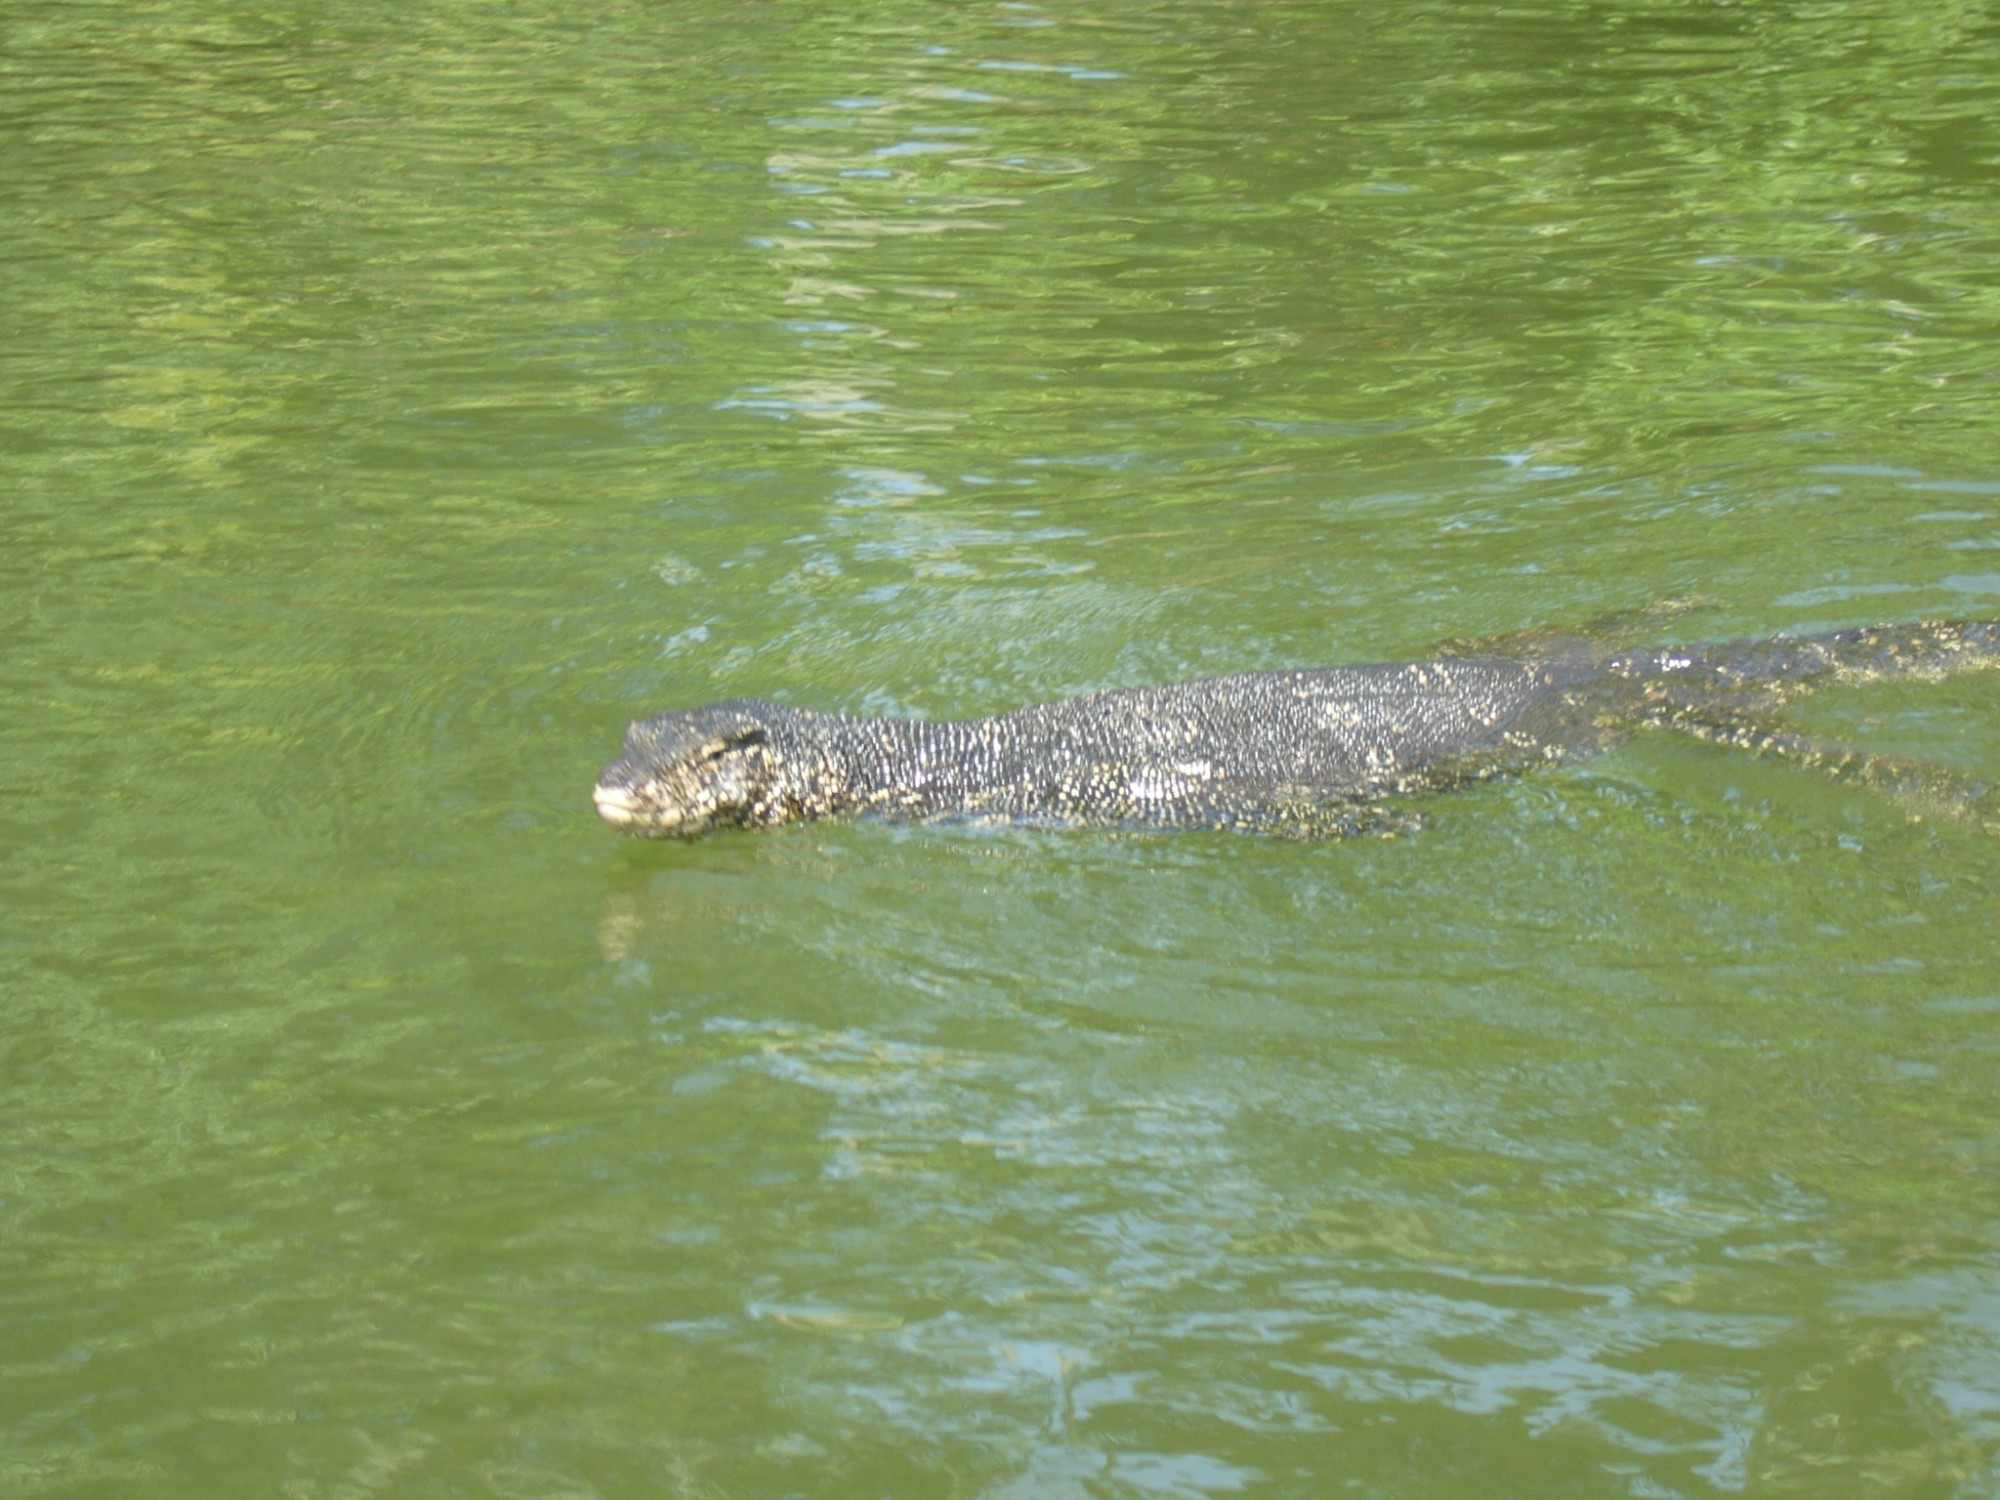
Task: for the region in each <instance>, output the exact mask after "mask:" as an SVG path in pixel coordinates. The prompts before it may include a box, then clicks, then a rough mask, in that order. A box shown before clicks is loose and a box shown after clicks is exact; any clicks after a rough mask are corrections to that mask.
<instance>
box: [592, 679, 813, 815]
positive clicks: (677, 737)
mask: <svg viewBox="0 0 2000 1500" xmlns="http://www.w3.org/2000/svg"><path fill="white" fill-rule="evenodd" d="M783 712H784V710H783V709H781V708H779V707H778V706H777V705H776V704H771V703H760V702H758V701H756V700H755V699H748V698H741V699H734V700H731V701H730V702H728V703H715V704H711V705H709V706H708V707H707V708H694V709H688V710H686V711H684V712H681V713H669V714H661V715H659V716H658V717H657V718H651V719H641V720H639V721H638V722H637V723H635V724H634V725H632V727H631V728H630V729H628V730H627V731H626V732H625V748H624V750H623V751H622V752H621V753H620V754H619V757H618V759H616V760H614V761H612V762H611V764H610V765H608V766H606V767H605V768H604V769H603V771H601V772H600V773H599V774H598V777H597V789H596V791H595V792H594V793H593V794H592V795H593V800H594V801H595V802H596V804H597V815H598V816H599V817H600V818H602V819H604V821H605V822H607V823H609V824H610V825H611V826H612V827H613V828H618V829H622V830H623V831H625V832H626V833H635V834H639V835H641V836H643V837H646V838H682V839H689V838H696V837H699V836H700V835H701V834H704V833H708V832H710V831H711V830H713V829H716V828H732V827H745V826H749V825H752V824H757V823H775V822H778V821H781V819H782V817H783V813H782V811H781V810H780V809H779V807H778V806H777V805H776V804H777V799H776V798H775V797H774V795H773V793H774V791H775V789H776V785H777V779H778V778H777V771H778V765H777V761H776V758H775V756H774V755H773V752H772V747H771V743H770V721H771V720H772V719H773V718H774V717H776V716H778V715H780V714H782V713H783Z"/></svg>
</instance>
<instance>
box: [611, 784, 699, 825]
mask: <svg viewBox="0 0 2000 1500" xmlns="http://www.w3.org/2000/svg"><path fill="white" fill-rule="evenodd" d="M590 800H591V801H592V802H593V803H595V804H596V807H597V815H598V817H600V818H602V819H603V820H604V821H605V822H607V823H609V824H610V825H611V826H612V827H613V828H618V829H622V830H624V831H625V832H626V833H648V834H667V833H672V832H674V831H675V829H676V827H677V826H678V825H679V823H680V821H681V819H680V817H679V816H678V815H677V814H675V813H672V812H669V811H668V810H667V809H665V808H662V807H655V806H653V805H652V804H651V803H648V802H645V801H643V800H642V799H640V798H639V797H636V796H634V795H633V793H632V789H631V788H630V787H623V786H618V785H615V784H614V783H611V782H603V781H600V782H599V783H598V784H597V788H596V790H595V791H593V792H592V793H591V794H590Z"/></svg>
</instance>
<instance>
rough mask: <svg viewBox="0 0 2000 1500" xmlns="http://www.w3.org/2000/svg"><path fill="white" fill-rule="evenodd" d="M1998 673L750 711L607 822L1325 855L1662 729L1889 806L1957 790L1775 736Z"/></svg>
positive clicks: (631, 793)
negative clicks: (1825, 707) (1847, 705)
mask: <svg viewBox="0 0 2000 1500" xmlns="http://www.w3.org/2000/svg"><path fill="white" fill-rule="evenodd" d="M1995 664H2000V622H1989V621H1942V622H1929V623H1923V624H1916V625H1890V626H1881V627H1874V628H1869V629H1864V630H1846V631H1841V632H1839V633H1837V634H1832V635H1823V636H1810V637H1796V638H1795V637H1786V636H1779V637H1775V638H1773V639H1770V640H1763V641H1733V642H1728V643H1725V644H1722V645H1716V646H1698V647H1674V646H1670V647H1658V648H1649V649H1646V650H1638V651H1622V652H1617V653H1608V652H1604V651H1601V650H1597V649H1594V648H1593V647H1591V646H1590V645H1589V644H1588V643H1587V642H1585V641H1580V640H1578V641H1567V640H1554V639H1551V640H1543V641H1539V642H1537V643H1536V644H1535V645H1534V646H1533V647H1532V649H1524V650H1523V651H1521V652H1520V653H1519V654H1509V653H1508V652H1507V651H1505V650H1504V649H1502V648H1499V647H1487V648H1485V650H1483V651H1482V652H1480V653H1479V654H1467V655H1462V656H1459V655H1443V656H1440V657H1438V658H1436V659H1435V660H1431V661H1422V662H1409V663H1399V664H1386V665H1377V666H1354V667H1327V668H1320V669H1314V670H1307V671H1295V672H1254V673H1246V674H1242V675H1238V676H1233V677H1212V678H1208V679H1206V680H1204V681H1200V682H1186V683H1176V684H1172V685H1170V686H1166V687H1151V688H1128V689H1124V690H1121V691H1117V692H1109V693H1094V694H1091V695H1090V696H1088V697H1083V698H1069V699H1065V700H1063V701H1061V702H1059V703H1043V704H1037V705H1035V706H1034V707H1032V708H1023V709H1017V710H1016V711H1014V712H1012V713H1006V714H999V715H996V716H994V717H992V718H986V719H966V720H946V721H925V720H916V719H864V718H854V717H850V716H847V715H844V714H825V713H815V712H813V711H811V710H809V709H798V708H788V707H785V706H783V705H781V704H776V703H767V702H764V701H762V700H758V699H748V698H745V699H733V700H731V701H729V702H726V703H716V704H712V705H710V706H708V707H706V708H697V709H690V710H686V711H683V712H677V713H667V714H661V715H659V716H658V717H657V718H652V719H645V720H642V721H640V722H638V723H636V724H634V725H632V727H631V729H630V731H629V732H628V733H627V735H626V739H625V749H624V752H623V754H621V755H620V756H619V758H618V759H617V760H615V761H613V762H611V764H610V765H608V766H606V767H605V768H604V771H603V774H602V775H601V776H600V777H599V778H598V783H597V791H596V803H597V810H598V813H599V814H600V816H602V817H603V818H604V820H605V821H606V822H608V823H610V824H612V825H613V826H615V827H618V828H621V829H623V830H625V831H626V832H629V833H636V834H642V835H646V836H650V837H656V838H662V837H673V838H693V837H696V836H698V835H700V834H704V833H708V832H710V831H712V830H714V829H717V828H724V827H756V826H762V825H767V824H774V823H796V822H805V821H809V820H812V819H816V818H827V817H841V816H853V815H868V816H874V817H879V818H886V819H892V820H895V821H898V822H933V821H941V820H948V819H949V820H974V821H984V820H992V821H1005V822H1034V823H1049V824H1109V825H1125V826H1132V827H1149V828H1247V829H1256V830H1260V831H1263V832H1268V833H1278V834H1284V835H1288V836H1291V837H1299V838H1313V837H1332V836H1339V835H1342V834H1348V833H1354V832H1359V831H1363V830H1364V829H1366V828H1369V827H1371V826H1375V825H1376V824H1377V823H1378V822H1379V820H1380V811H1379V809H1376V808H1375V807H1374V804H1378V803H1380V802H1381V801H1382V800H1383V799H1385V798H1392V797H1399V796H1407V795H1410V794H1413V793H1418V792H1426V791H1435V790H1439V789H1442V788H1445V787H1449V786H1454V785H1458V784H1461V783H1464V782H1468V781H1478V780H1484V779H1486V778H1488V777H1491V776H1496V775H1503V774H1508V773H1512V772H1516V771H1520V770H1523V769H1525V768H1526V767H1528V766H1530V765H1533V764H1536V763H1539V762H1542V761H1548V760H1557V759H1561V758H1563V757H1564V756H1568V755H1574V754H1590V753H1595V752H1598V751H1602V750H1604V749H1606V748H1608V747H1610V746H1612V745H1614V744H1616V743H1618V742H1619V741H1620V740H1622V739H1625V738H1626V737H1628V736H1629V735H1630V734H1632V733H1634V732H1635V731H1637V730H1640V729H1666V730H1673V731H1677V732H1680V733H1686V734H1691V735H1695V736H1697V737H1700V738H1703V739H1709V740H1717V741H1723V742H1727V743H1730V744H1735V745H1740V746H1743V747H1744V748H1747V749H1751V750H1756V751H1768V752H1772V753H1776V754H1780V755H1785V756H1787V757H1789V758H1792V759H1795V760H1798V761H1800V762H1801V763H1804V764H1808V765H1813V766H1817V767H1819V768H1821V769H1824V770H1827V771H1828V772H1829V773H1831V774H1835V775H1838V776H1842V777H1845V778H1847V779H1856V780H1863V781H1869V782H1872V783H1874V784H1877V785H1881V786H1884V787H1886V788H1888V789H1890V790H1912V789H1914V790H1921V791H1925V792H1929V793H1936V792H1937V791H1938V789H1939V788H1941V787H1944V786H1945V785H1946V783H1948V782H1949V780H1950V778H1948V777H1946V776H1945V775H1944V773H1942V772H1938V773H1929V772H1927V771H1925V770H1924V768H1921V767H1916V766H1913V765H1912V764H1911V763H1908V762H1901V761H1893V760H1888V759H1884V758H1880V757H1870V756H1865V755H1861V754H1859V753H1857V752H1851V751H1839V750H1832V749H1827V748H1823V747H1820V746H1817V745H1814V744H1813V743H1812V742H1811V741H1809V740H1807V739H1805V738H1804V737H1803V736H1801V735H1798V734H1796V733H1793V732H1792V731H1789V730H1787V729H1785V728H1784V727H1783V726H1782V725H1781V724H1779V723H1777V722H1775V721H1774V720H1773V719H1772V718H1771V714H1772V712H1773V711H1774V710H1775V709H1776V708H1778V707H1779V706H1780V705H1782V704H1783V703H1784V702H1785V701H1786V700H1787V699H1789V698H1791V697H1793V696H1796V695H1798V694H1800V693H1803V692H1809V691H1812V690H1814V689H1816V688H1819V687H1824V686H1826V685H1828V684H1829V683H1833V682H1858V681H1868V680H1873V679H1876V678H1881V677H1898V676H1925V677H1941V676H1944V675H1946V674H1948V673H1951V672H1955V671H1959V670H1964V669H1966V668H1971V667H1980V666H1991V665H1995Z"/></svg>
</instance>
